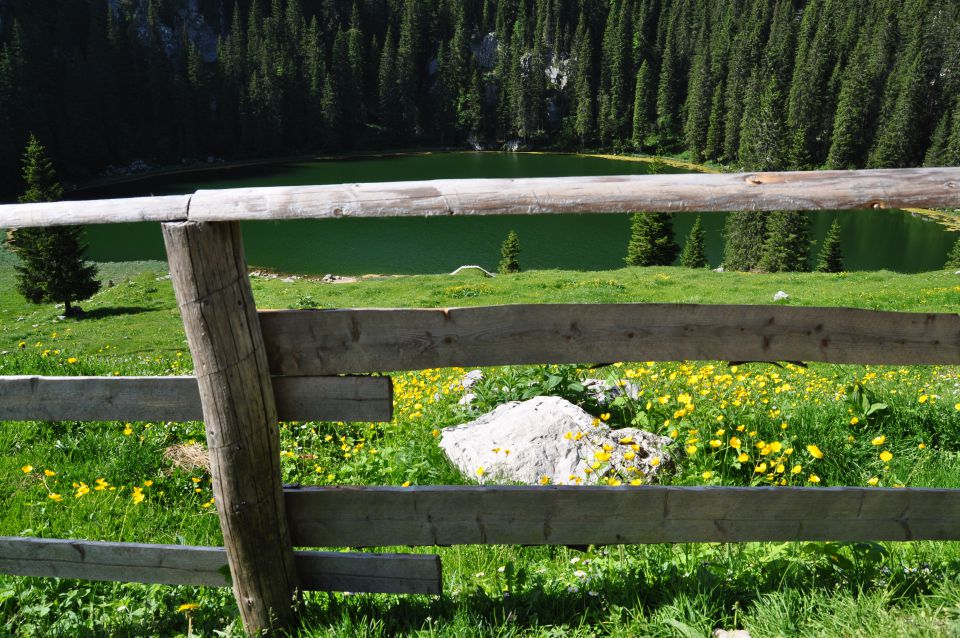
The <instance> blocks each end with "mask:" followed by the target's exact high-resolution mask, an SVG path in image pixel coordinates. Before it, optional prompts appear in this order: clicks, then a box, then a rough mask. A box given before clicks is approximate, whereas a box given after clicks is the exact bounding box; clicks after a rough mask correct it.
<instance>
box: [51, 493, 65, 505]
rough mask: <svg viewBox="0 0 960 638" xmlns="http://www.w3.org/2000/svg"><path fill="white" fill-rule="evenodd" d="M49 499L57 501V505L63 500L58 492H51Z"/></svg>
mask: <svg viewBox="0 0 960 638" xmlns="http://www.w3.org/2000/svg"><path fill="white" fill-rule="evenodd" d="M47 498H49V499H51V500H53V501H55V502H57V503H59V502H60V501H62V500H63V497H62V496H60V495H59V494H57V493H56V492H50V493H49V494H47Z"/></svg>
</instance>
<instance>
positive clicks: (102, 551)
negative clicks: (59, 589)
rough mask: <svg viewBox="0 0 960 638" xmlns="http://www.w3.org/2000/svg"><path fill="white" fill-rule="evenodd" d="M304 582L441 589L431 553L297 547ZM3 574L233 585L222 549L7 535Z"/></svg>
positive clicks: (1, 551) (0, 557)
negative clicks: (304, 548) (370, 552)
mask: <svg viewBox="0 0 960 638" xmlns="http://www.w3.org/2000/svg"><path fill="white" fill-rule="evenodd" d="M294 554H295V562H296V566H297V572H298V573H299V575H300V583H301V586H302V587H303V588H304V589H306V590H317V591H366V592H375V593H391V594H439V593H440V586H441V579H440V559H439V558H438V557H437V556H431V555H426V554H424V555H414V554H356V553H341V552H311V551H298V552H294ZM0 573H4V574H11V575H15V576H47V577H55V578H82V579H85V580H108V581H121V582H128V583H158V584H163V585H206V586H214V587H229V586H230V569H229V567H228V566H227V553H226V551H225V550H224V549H223V548H222V547H195V546H188V545H145V544H141V543H106V542H99V541H75V540H61V539H45V538H22V537H9V536H5V537H0Z"/></svg>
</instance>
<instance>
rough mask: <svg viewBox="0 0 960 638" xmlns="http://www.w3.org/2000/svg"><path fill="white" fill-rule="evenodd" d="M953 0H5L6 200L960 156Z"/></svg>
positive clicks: (1, 145)
mask: <svg viewBox="0 0 960 638" xmlns="http://www.w3.org/2000/svg"><path fill="white" fill-rule="evenodd" d="M958 34H960V3H957V2H956V1H955V0H808V1H802V0H272V2H271V1H269V0H252V1H251V0H237V1H236V2H234V1H233V0H229V1H226V0H29V1H21V0H0V43H2V44H0V191H2V192H3V193H7V194H9V193H14V192H17V191H18V190H19V189H20V188H21V184H20V183H19V161H20V155H21V153H22V150H23V148H24V146H25V144H26V141H27V139H28V137H29V135H30V133H31V132H32V133H34V134H35V135H36V136H37V137H38V138H39V139H40V140H41V141H42V142H43V143H44V144H45V145H46V146H47V148H48V149H49V151H50V153H51V155H52V156H53V158H54V159H55V162H56V165H57V168H58V170H60V171H61V174H63V175H64V176H66V177H67V178H69V179H74V180H78V179H85V178H89V177H92V176H94V175H97V174H100V173H102V172H103V171H104V170H105V169H107V167H108V166H111V165H112V166H118V165H124V164H129V163H130V162H132V161H134V160H142V161H145V162H147V163H150V164H153V165H156V164H173V163H179V162H181V161H182V160H184V159H188V158H193V159H195V158H200V159H203V160H205V159H206V158H208V157H210V156H215V157H218V158H234V157H246V156H267V155H279V154H288V153H296V152H300V151H307V150H309V151H315V150H321V151H349V150H353V149H374V148H399V147H406V148H410V147H426V146H466V145H468V144H469V145H472V146H475V147H484V148H501V147H503V146H504V145H505V144H506V145H508V146H512V147H517V146H520V147H536V148H568V149H574V148H604V149H612V150H622V151H640V152H659V153H682V152H685V153H687V154H688V156H689V157H690V159H692V160H694V161H705V160H713V161H717V162H721V163H725V164H728V165H733V166H741V167H744V168H747V169H750V170H763V169H789V168H799V169H808V168H819V167H830V168H847V167H901V166H916V165H922V164H927V165H949V164H960V38H958V37H957V36H958Z"/></svg>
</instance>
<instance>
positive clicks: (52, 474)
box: [43, 470, 57, 476]
mask: <svg viewBox="0 0 960 638" xmlns="http://www.w3.org/2000/svg"><path fill="white" fill-rule="evenodd" d="M43 475H44V476H56V475H57V473H56V472H54V471H53V470H44V471H43Z"/></svg>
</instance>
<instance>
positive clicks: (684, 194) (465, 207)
mask: <svg viewBox="0 0 960 638" xmlns="http://www.w3.org/2000/svg"><path fill="white" fill-rule="evenodd" d="M958 205H960V168H916V169H880V170H861V171H810V172H782V173H762V172H761V173H716V174H706V173H690V174H660V175H622V176H604V177H545V178H531V179H456V180H450V179H448V180H432V181H417V182H387V183H371V184H337V185H327V186H281V187H268V188H237V189H224V190H215V191H214V190H207V191H203V190H202V191H198V192H196V193H195V194H194V195H192V196H190V195H184V196H171V197H156V198H131V199H112V200H98V201H70V202H57V203H43V204H17V205H5V206H0V227H6V228H13V227H25V226H59V225H75V224H106V223H118V222H133V221H160V222H171V221H196V222H213V221H243V220H257V219H259V220H269V219H307V218H312V219H322V218H341V217H407V216H435V215H503V214H519V215H522V214H542V213H623V212H632V211H664V212H680V211H730V210H757V211H764V210H766V211H769V210H783V209H787V210H819V209H828V210H852V209H864V208H908V207H915V206H934V207H936V206H958Z"/></svg>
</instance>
